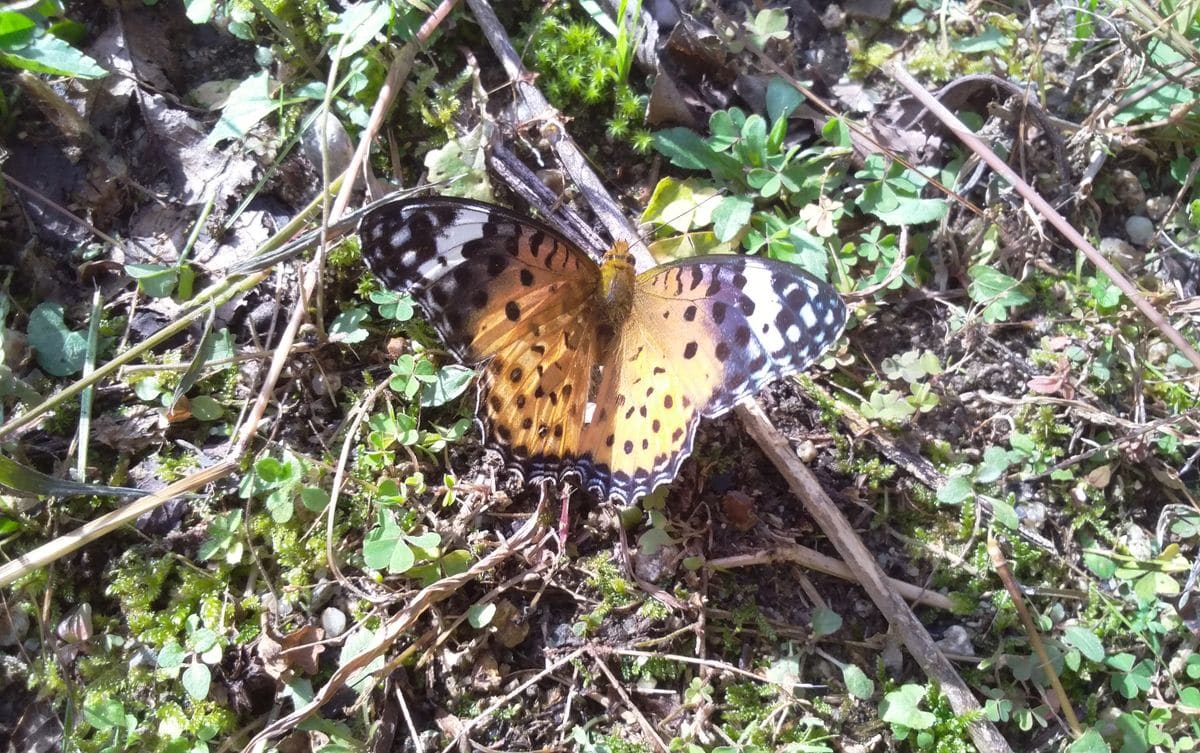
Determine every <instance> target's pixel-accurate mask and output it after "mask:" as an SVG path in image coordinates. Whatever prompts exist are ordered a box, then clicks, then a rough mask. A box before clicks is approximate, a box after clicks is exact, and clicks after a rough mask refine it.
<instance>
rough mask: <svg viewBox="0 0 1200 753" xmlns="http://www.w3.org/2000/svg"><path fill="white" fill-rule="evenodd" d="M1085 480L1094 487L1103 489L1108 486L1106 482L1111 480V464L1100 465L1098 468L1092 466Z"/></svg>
mask: <svg viewBox="0 0 1200 753" xmlns="http://www.w3.org/2000/svg"><path fill="white" fill-rule="evenodd" d="M1086 478H1087V482H1088V483H1089V484H1091V486H1092V487H1093V488H1095V489H1103V488H1104V487H1106V486H1108V482H1109V481H1112V466H1111V465H1102V466H1100V467H1098V468H1093V469H1092V470H1091V471H1090V472H1088V475H1087V476H1086Z"/></svg>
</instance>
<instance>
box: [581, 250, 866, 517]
mask: <svg viewBox="0 0 1200 753" xmlns="http://www.w3.org/2000/svg"><path fill="white" fill-rule="evenodd" d="M845 323H846V308H845V305H844V304H843V303H842V301H841V299H840V298H839V297H838V295H837V293H836V291H834V290H833V288H831V287H830V286H829V285H827V284H825V283H823V282H820V281H818V280H815V279H813V278H812V277H810V276H808V275H807V274H805V273H804V272H803V271H801V270H800V269H799V268H798V267H795V266H794V265H790V264H784V263H781V262H775V261H771V260H767V259H761V258H758V257H745V256H741V257H739V256H716V257H700V258H696V259H690V260H685V261H681V262H676V263H673V264H669V265H664V266H662V267H656V268H655V269H652V270H650V271H649V272H647V273H645V274H643V275H641V276H640V277H639V278H638V280H637V285H636V289H635V295H634V304H633V309H632V311H631V313H630V316H629V322H628V324H627V326H626V327H625V328H624V330H623V332H622V335H621V338H620V343H619V347H618V348H616V349H615V350H614V351H613V352H612V353H611V354H610V355H609V356H608V358H606V360H605V361H604V363H603V367H604V371H603V374H604V376H603V378H602V380H601V386H600V389H599V393H598V394H597V398H596V412H595V414H594V416H593V422H592V423H591V424H589V425H588V427H587V428H586V429H585V432H584V434H583V436H582V437H581V447H582V449H583V450H584V455H583V459H582V461H581V463H580V466H581V468H582V469H583V470H585V471H587V472H589V473H591V474H592V475H593V476H594V477H595V478H596V479H598V480H597V481H596V482H594V483H593V484H592V488H593V489H599V488H600V487H601V486H607V487H608V489H609V492H610V493H611V494H612V495H613V496H618V497H621V498H623V499H630V498H634V497H637V496H640V495H642V494H645V493H647V492H649V491H651V490H653V489H654V487H656V486H658V485H660V484H662V483H665V482H667V481H669V480H670V479H672V478H674V476H675V475H676V473H678V470H679V465H680V464H681V463H682V461H683V459H684V458H686V457H687V456H688V455H689V454H691V451H692V441H693V439H694V435H695V428H696V424H697V423H698V421H699V418H700V416H716V415H720V414H721V413H724V412H726V411H728V410H729V409H730V408H732V407H733V405H734V404H735V403H737V402H738V401H739V400H742V399H744V398H746V397H749V396H750V395H753V394H754V393H755V392H757V391H759V390H760V389H761V388H762V387H763V386H764V385H765V384H767V383H768V382H770V381H772V380H775V379H778V378H779V377H782V376H786V375H788V374H794V373H796V372H799V371H802V370H803V369H805V368H807V367H808V366H809V365H811V364H812V362H813V361H815V360H816V359H817V357H818V356H819V355H820V353H821V352H822V351H823V350H824V349H825V348H827V347H828V346H829V345H831V344H832V343H834V342H835V341H836V340H837V338H838V336H839V335H840V334H841V331H842V328H843V327H844V326H845Z"/></svg>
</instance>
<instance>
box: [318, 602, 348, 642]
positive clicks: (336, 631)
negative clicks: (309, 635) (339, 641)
mask: <svg viewBox="0 0 1200 753" xmlns="http://www.w3.org/2000/svg"><path fill="white" fill-rule="evenodd" d="M321 627H323V628H325V636H326V637H327V638H336V637H337V636H339V635H341V634H342V633H344V632H345V631H346V613H345V612H343V611H342V610H340V609H338V608H337V607H329V608H328V609H326V610H325V611H323V612H321Z"/></svg>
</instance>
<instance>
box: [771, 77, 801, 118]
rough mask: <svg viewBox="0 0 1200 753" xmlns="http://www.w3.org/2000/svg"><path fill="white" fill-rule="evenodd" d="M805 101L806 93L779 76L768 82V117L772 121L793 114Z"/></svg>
mask: <svg viewBox="0 0 1200 753" xmlns="http://www.w3.org/2000/svg"><path fill="white" fill-rule="evenodd" d="M803 101H804V95H802V94H801V93H800V92H798V91H796V87H794V86H792V85H791V84H789V83H788V82H787V81H785V80H783V79H782V78H780V77H779V76H772V77H771V80H770V81H768V82H767V117H768V118H770V119H771V122H772V123H774V122H775V121H777V120H779V119H780V118H786V117H788V116H789V115H791V114H792V113H793V112H794V111H795V110H796V108H797V107H799V106H800V103H801V102H803Z"/></svg>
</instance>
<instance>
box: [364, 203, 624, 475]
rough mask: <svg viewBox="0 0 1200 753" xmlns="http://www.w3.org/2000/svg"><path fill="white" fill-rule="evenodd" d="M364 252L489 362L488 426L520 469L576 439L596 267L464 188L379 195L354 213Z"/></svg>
mask: <svg viewBox="0 0 1200 753" xmlns="http://www.w3.org/2000/svg"><path fill="white" fill-rule="evenodd" d="M359 234H360V237H361V238H362V244H363V258H364V260H365V261H366V263H367V266H368V267H370V269H371V271H372V272H373V273H374V274H375V275H376V276H377V277H378V278H379V279H380V281H381V282H382V283H383V284H384V285H385V286H386V287H388V288H389V289H392V290H397V291H401V292H407V293H411V294H412V296H413V299H414V300H415V301H416V302H417V303H418V304H419V305H420V306H421V308H422V309H423V310H424V311H425V314H426V317H427V318H428V320H429V322H430V324H432V325H433V327H434V329H436V330H437V332H438V334H440V335H441V337H442V339H443V340H444V342H445V343H446V345H447V346H448V347H449V348H450V349H451V350H452V351H453V352H454V353H455V354H456V355H458V356H459V357H460V358H461V359H462V360H464V361H467V362H469V363H473V364H478V363H482V362H486V363H487V366H486V369H485V370H484V376H483V385H482V387H481V390H480V394H481V397H482V399H483V405H482V406H481V409H480V411H479V416H480V420H481V421H482V422H483V424H484V430H485V435H486V436H487V437H488V438H489V440H490V441H491V442H492V443H493V444H494V445H496V446H498V447H499V448H500V449H502V450H505V451H506V453H505V454H506V455H507V456H508V457H509V458H511V459H513V460H514V461H515V463H514V469H515V470H519V471H521V472H523V473H524V474H525V476H526V478H527V479H529V480H536V479H539V478H545V477H553V476H555V475H556V474H557V472H558V470H559V468H560V466H561V465H562V459H563V457H564V456H567V455H573V454H574V452H575V449H576V448H577V447H578V445H579V433H580V430H581V428H582V426H583V416H584V406H585V404H586V401H587V395H588V390H589V385H590V383H591V371H592V366H593V364H595V363H596V358H597V349H598V347H599V343H600V342H601V339H602V338H601V335H600V333H599V332H598V328H599V327H600V322H601V321H602V320H603V317H602V316H601V315H600V313H599V312H597V310H596V309H597V307H598V291H599V286H600V270H599V267H597V266H596V264H595V262H593V261H592V260H591V259H590V258H588V256H587V254H585V253H584V252H583V251H581V250H580V249H579V248H577V247H576V246H574V245H573V244H571V243H570V242H568V241H567V240H566V239H564V238H563V237H562V236H560V235H559V234H558V233H557V232H555V231H554V230H553V229H551V228H549V227H547V226H545V225H543V224H541V223H539V222H536V221H535V220H532V219H530V218H528V217H523V216H521V215H518V214H515V213H513V212H510V211H508V210H505V209H503V208H501V207H497V206H493V205H490V204H483V203H480V202H474V201H469V200H465V199H451V198H428V199H410V200H405V201H400V202H394V203H386V204H383V205H381V206H380V207H379V208H378V209H375V210H373V211H371V212H368V213H367V214H366V215H365V216H364V217H363V219H362V222H361V223H360V225H359Z"/></svg>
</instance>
